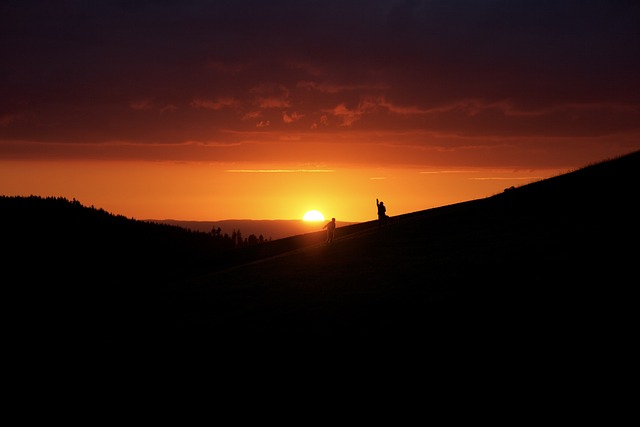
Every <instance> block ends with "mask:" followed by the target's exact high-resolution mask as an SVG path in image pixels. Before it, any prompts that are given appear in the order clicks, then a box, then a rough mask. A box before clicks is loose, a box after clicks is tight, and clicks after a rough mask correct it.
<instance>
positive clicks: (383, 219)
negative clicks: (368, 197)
mask: <svg viewBox="0 0 640 427" xmlns="http://www.w3.org/2000/svg"><path fill="white" fill-rule="evenodd" d="M376 206H377V207H378V228H380V227H382V226H383V225H387V220H388V219H389V217H388V216H387V208H386V207H385V205H384V202H379V201H378V199H376Z"/></svg>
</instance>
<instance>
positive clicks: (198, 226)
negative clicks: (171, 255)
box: [145, 219, 357, 240]
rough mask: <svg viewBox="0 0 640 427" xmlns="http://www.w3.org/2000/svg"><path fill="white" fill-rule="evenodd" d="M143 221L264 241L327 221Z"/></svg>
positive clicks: (307, 230)
mask: <svg viewBox="0 0 640 427" xmlns="http://www.w3.org/2000/svg"><path fill="white" fill-rule="evenodd" d="M145 221H150V222H156V223H160V224H168V225H175V226H178V227H182V228H186V229H189V230H193V231H202V232H205V233H208V232H210V231H211V230H212V229H214V228H216V229H217V228H220V229H221V232H222V234H229V235H231V233H233V231H234V230H235V231H237V230H240V232H241V233H242V235H243V236H249V235H251V234H254V235H255V236H256V237H258V236H260V235H262V237H264V238H265V239H266V240H269V239H271V240H277V239H282V238H284V237H290V236H295V235H298V234H305V233H312V232H314V231H319V230H322V227H323V226H324V225H325V224H326V223H327V222H328V221H317V222H315V221H302V220H296V219H291V220H287V219H275V220H253V219H228V220H222V221H180V220H173V219H162V220H159V219H147V220H145ZM336 223H337V226H338V227H345V226H347V225H352V224H357V222H345V221H336Z"/></svg>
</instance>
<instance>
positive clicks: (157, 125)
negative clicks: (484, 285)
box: [0, 0, 640, 221]
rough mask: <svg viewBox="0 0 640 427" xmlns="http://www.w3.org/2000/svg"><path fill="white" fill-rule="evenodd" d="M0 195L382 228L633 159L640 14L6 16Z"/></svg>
mask: <svg viewBox="0 0 640 427" xmlns="http://www.w3.org/2000/svg"><path fill="white" fill-rule="evenodd" d="M0 36H1V37H0V63H1V68H0V194H2V195H9V196H13V195H23V196H27V195H32V194H33V195H39V196H43V197H47V196H55V197H66V198H68V199H76V200H78V201H80V202H81V203H82V204H83V205H86V206H95V207H97V208H103V209H105V210H107V211H109V212H112V213H114V214H121V215H125V216H127V217H134V218H136V219H178V220H223V219H300V218H302V216H303V214H304V213H305V212H306V211H308V210H310V209H317V210H319V211H321V212H322V213H323V214H324V215H325V217H327V218H331V217H336V218H337V219H338V220H339V221H366V220H371V219H375V217H376V206H375V199H376V198H379V199H380V200H383V201H384V202H385V204H386V205H387V208H388V213H389V214H391V215H396V214H401V213H408V212H413V211H418V210H423V209H428V208H431V207H436V206H442V205H446V204H451V203H456V202H460V201H465V200H471V199H476V198H482V197H487V196H491V195H493V194H496V193H499V192H501V191H503V189H504V188H507V187H510V186H512V185H513V186H519V185H522V184H526V183H528V182H532V181H535V180H540V179H543V178H546V177H550V176H554V175H557V174H559V173H563V172H567V171H570V170H574V169H577V168H579V167H582V166H586V165H588V164H591V163H595V162H598V161H601V160H606V159H608V158H612V157H615V156H619V155H622V154H626V153H629V152H632V151H636V150H639V149H640V53H639V52H640V2H638V1H637V0H629V1H624V0H619V1H611V0H610V1H588V0H566V1H565V0H550V1H547V0H538V1H523V0H424V1H420V0H408V1H401V0H398V1H392V0H378V1H351V0H339V1H334V0H325V1H307V0H295V1H294V0H285V1H283V0H270V1H265V0H252V1H245V0H230V1H203V0H201V1H195V0H193V1H192V0H180V1H166V0H165V1H151V0H148V1H143V0H140V1H124V0H122V1H115V0H112V1H110V0H96V1H85V0H75V1H74V0H67V1H32V0H16V1H13V0H4V1H3V2H2V3H1V5H0Z"/></svg>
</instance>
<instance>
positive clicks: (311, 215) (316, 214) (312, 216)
mask: <svg viewBox="0 0 640 427" xmlns="http://www.w3.org/2000/svg"><path fill="white" fill-rule="evenodd" d="M302 220H303V221H324V215H322V212H320V211H317V210H315V209H314V210H310V211H308V212H307V213H306V214H304V216H303V217H302Z"/></svg>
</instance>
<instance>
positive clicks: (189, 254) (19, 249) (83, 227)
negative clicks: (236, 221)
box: [0, 195, 266, 277]
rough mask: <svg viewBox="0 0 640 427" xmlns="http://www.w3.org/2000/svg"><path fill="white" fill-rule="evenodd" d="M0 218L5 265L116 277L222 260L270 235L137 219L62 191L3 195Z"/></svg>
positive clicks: (44, 271)
mask: <svg viewBox="0 0 640 427" xmlns="http://www.w3.org/2000/svg"><path fill="white" fill-rule="evenodd" d="M0 223H1V224H2V226H3V228H4V230H5V231H4V233H3V241H4V243H6V244H7V245H8V247H9V248H11V253H10V258H9V262H8V263H7V265H9V266H11V262H12V261H15V262H16V263H18V264H20V265H21V266H22V267H23V268H24V269H25V270H26V269H27V268H29V267H30V266H33V267H34V268H35V269H37V271H38V272H41V273H42V274H44V275H47V269H49V270H50V271H51V272H62V271H63V270H64V269H66V270H68V269H70V268H71V269H72V270H70V271H72V272H73V273H72V274H73V275H75V276H77V275H79V274H80V273H82V272H87V273H90V274H91V275H92V276H100V275H103V274H104V275H107V276H110V277H115V276H116V273H115V272H116V271H122V270H123V268H124V269H126V268H131V269H132V270H137V271H144V273H141V274H150V275H151V274H156V275H162V274H163V271H172V272H175V271H181V270H182V271H184V270H187V269H188V270H193V268H194V267H196V268H198V267H199V266H206V265H211V264H212V263H214V264H215V263H218V262H219V263H224V262H225V259H226V258H227V256H226V254H228V253H231V252H232V251H234V250H235V249H236V248H242V247H247V246H252V245H259V244H260V243H263V242H265V241H266V240H265V239H264V237H263V236H262V235H260V236H255V235H253V234H252V235H250V236H248V237H243V235H242V233H241V232H240V230H234V231H233V233H232V234H231V235H228V234H226V233H224V234H223V233H222V231H221V230H220V229H219V228H218V229H213V230H211V232H209V233H206V232H202V231H194V230H191V229H188V228H183V227H180V226H177V225H170V224H162V223H156V222H152V221H141V220H136V219H135V218H127V217H125V216H123V215H114V214H111V213H109V212H107V211H105V210H103V209H98V208H95V207H94V206H90V207H86V206H83V205H82V204H81V203H80V202H79V201H78V200H76V199H73V200H68V199H66V198H64V197H40V196H33V195H32V196H28V197H23V196H0ZM70 275H71V274H70Z"/></svg>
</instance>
